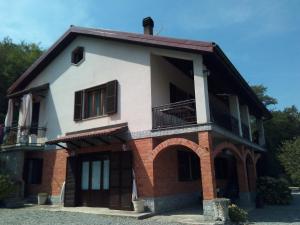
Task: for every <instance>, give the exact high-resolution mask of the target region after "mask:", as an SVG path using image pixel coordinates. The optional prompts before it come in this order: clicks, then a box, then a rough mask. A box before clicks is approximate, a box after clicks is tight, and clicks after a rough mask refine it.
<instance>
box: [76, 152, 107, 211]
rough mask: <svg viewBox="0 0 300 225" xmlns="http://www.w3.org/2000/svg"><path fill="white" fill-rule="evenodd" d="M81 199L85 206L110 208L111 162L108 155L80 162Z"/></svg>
mask: <svg viewBox="0 0 300 225" xmlns="http://www.w3.org/2000/svg"><path fill="white" fill-rule="evenodd" d="M80 168H81V170H80V171H81V179H80V193H81V194H80V199H81V201H80V202H81V205H83V206H103V207H105V206H108V203H109V177H110V169H109V168H110V160H109V156H108V155H101V156H95V155H93V156H90V157H84V158H82V160H80Z"/></svg>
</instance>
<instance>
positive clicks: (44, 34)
mask: <svg viewBox="0 0 300 225" xmlns="http://www.w3.org/2000/svg"><path fill="white" fill-rule="evenodd" d="M0 12H1V13H0V21H1V25H0V39H2V38H3V37H5V36H9V37H11V38H12V39H13V41H15V42H19V41H21V40H25V41H27V42H36V43H40V45H41V46H42V47H43V48H48V47H50V46H51V45H52V44H53V43H54V42H55V41H56V40H57V39H58V38H59V36H60V35H62V34H63V32H65V30H67V29H68V27H69V26H70V25H71V24H73V25H77V26H87V27H98V28H105V29H113V30H122V31H130V32H138V33H141V32H142V25H141V21H142V18H144V17H146V16H151V17H152V18H153V19H154V21H155V33H159V35H162V36H172V37H178V38H188V39H196V40H206V41H214V42H216V43H218V44H219V45H220V46H221V48H222V49H223V51H224V52H225V53H226V55H227V56H228V57H229V58H230V59H231V61H232V62H233V64H234V65H235V66H236V68H237V69H238V70H239V71H240V73H241V74H242V75H243V76H244V78H245V79H246V80H247V81H248V82H249V83H250V84H263V85H265V86H267V87H268V94H269V95H271V96H274V97H276V98H277V99H278V101H279V104H278V105H277V107H276V108H279V109H282V108H283V107H285V106H290V105H292V104H294V105H296V106H297V107H298V109H300V13H299V12H300V0H218V1H217V0H209V1H208V0H205V1H204V0H189V1H184V0H177V1H175V0H165V1H163V0H160V1H156V0H147V1H145V0H131V1H130V0H109V1H105V0H102V1H96V0H84V1H78V0H73V1H72V0H51V1H46V0H44V1H41V0H10V1H7V0H0Z"/></svg>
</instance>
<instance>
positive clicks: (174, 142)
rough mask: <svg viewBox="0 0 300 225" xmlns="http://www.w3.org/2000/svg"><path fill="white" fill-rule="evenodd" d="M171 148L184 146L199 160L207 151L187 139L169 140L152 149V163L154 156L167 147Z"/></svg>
mask: <svg viewBox="0 0 300 225" xmlns="http://www.w3.org/2000/svg"><path fill="white" fill-rule="evenodd" d="M173 146H184V147H186V148H188V149H190V150H192V151H193V152H195V153H196V154H197V155H198V156H199V157H200V159H201V156H202V155H203V154H205V153H206V152H207V151H208V150H207V149H206V148H203V147H201V146H199V145H198V144H196V143H195V142H193V141H190V140H188V139H185V138H170V139H168V140H165V141H163V142H162V143H160V144H159V145H157V146H156V147H155V148H154V149H153V151H152V159H153V161H154V160H155V158H156V156H157V155H158V154H159V153H160V152H162V151H164V150H165V149H168V148H169V147H173Z"/></svg>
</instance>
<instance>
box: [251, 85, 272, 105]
mask: <svg viewBox="0 0 300 225" xmlns="http://www.w3.org/2000/svg"><path fill="white" fill-rule="evenodd" d="M251 88H252V90H253V91H254V92H255V94H256V95H257V97H258V98H259V100H260V101H261V102H262V103H263V104H264V105H265V106H266V107H268V106H270V105H276V104H277V103H278V101H277V99H276V98H273V97H271V96H269V95H267V94H266V93H267V90H268V88H267V87H265V86H264V85H262V84H259V85H252V86H251Z"/></svg>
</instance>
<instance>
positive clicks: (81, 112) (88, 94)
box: [74, 80, 118, 121]
mask: <svg viewBox="0 0 300 225" xmlns="http://www.w3.org/2000/svg"><path fill="white" fill-rule="evenodd" d="M117 96H118V81H117V80H114V81H110V82H108V83H106V84H102V85H99V86H96V87H92V88H89V89H85V90H81V91H77V92H75V104H74V120H75V121H78V120H82V119H83V118H84V119H86V118H92V117H98V116H103V115H106V114H113V113H116V112H117V107H118V105H117V103H118V99H117V98H118V97H117Z"/></svg>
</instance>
